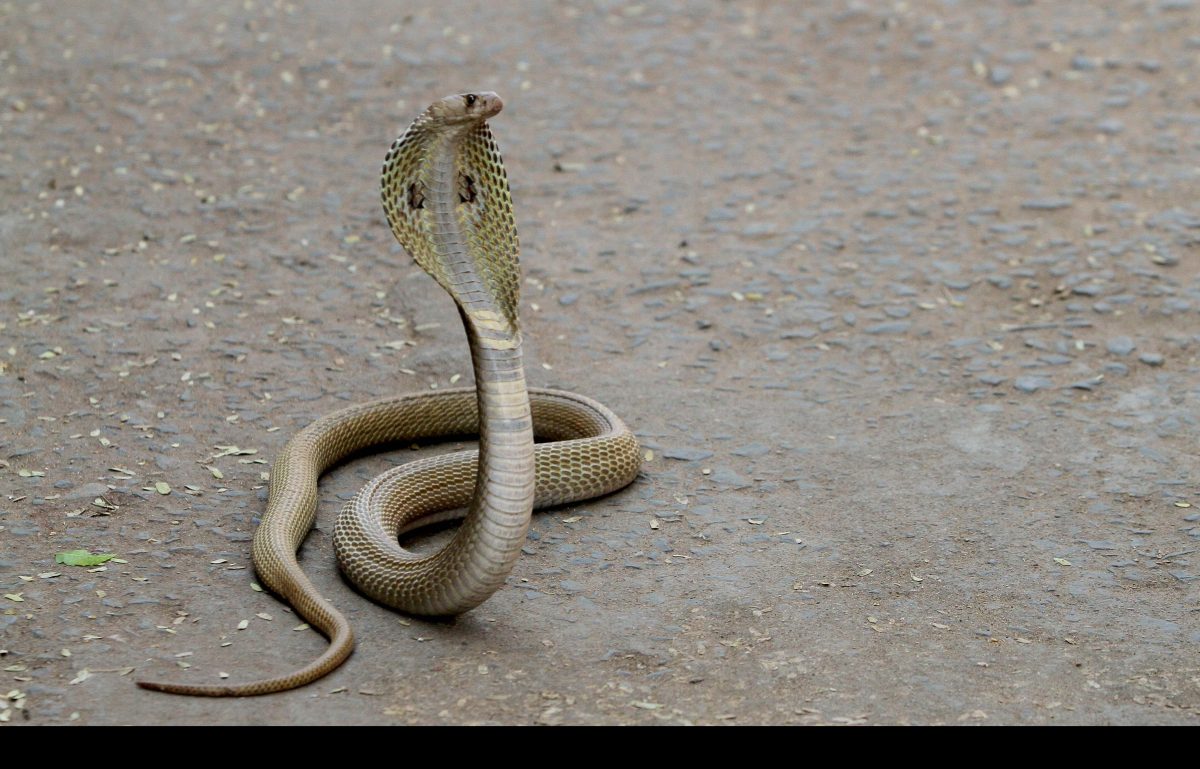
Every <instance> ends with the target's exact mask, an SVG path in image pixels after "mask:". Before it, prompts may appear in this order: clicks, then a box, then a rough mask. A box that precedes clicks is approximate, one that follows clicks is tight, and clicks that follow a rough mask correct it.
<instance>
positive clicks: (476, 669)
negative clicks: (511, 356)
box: [0, 0, 1200, 725]
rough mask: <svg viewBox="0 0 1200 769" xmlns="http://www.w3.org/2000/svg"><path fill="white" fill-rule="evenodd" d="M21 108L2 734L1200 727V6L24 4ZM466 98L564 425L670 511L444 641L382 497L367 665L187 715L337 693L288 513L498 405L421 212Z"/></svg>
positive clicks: (16, 125) (551, 534)
mask: <svg viewBox="0 0 1200 769" xmlns="http://www.w3.org/2000/svg"><path fill="white" fill-rule="evenodd" d="M405 7H407V10H403V9H404V8H405ZM397 9H401V10H397ZM0 73H2V74H0V259H2V272H0V494H3V502H2V503H0V595H2V596H3V597H2V598H0V675H3V677H4V679H5V680H4V681H3V682H0V695H4V699H0V722H4V723H5V724H6V725H15V724H24V723H28V724H63V723H80V724H146V723H150V724H168V723H193V724H247V723H263V724H319V723H346V724H351V723H357V724H409V723H433V724H440V723H478V722H489V723H510V724H530V723H539V724H555V723H605V724H651V723H660V722H665V723H695V724H714V723H716V724H762V723H766V724H787V723H800V724H895V723H900V724H907V723H922V724H924V723H952V724H953V723H967V724H1013V723H1115V724H1143V723H1157V724H1191V723H1195V716H1196V714H1197V712H1198V711H1200V661H1198V657H1197V652H1198V650H1200V594H1198V592H1197V579H1198V578H1200V573H1198V571H1200V565H1198V564H1197V561H1198V556H1197V554H1196V551H1197V548H1198V547H1200V545H1198V544H1197V540H1198V539H1200V461H1198V460H1197V445H1198V440H1200V424H1198V420H1200V378H1198V377H1197V373H1198V372H1200V360H1198V358H1200V352H1198V351H1200V317H1198V314H1200V252H1198V251H1197V242H1198V241H1200V208H1198V204H1197V199H1198V197H1200V168H1198V166H1197V161H1196V158H1197V151H1198V150H1200V117H1198V115H1200V99H1198V97H1197V94H1198V93H1200V3H1198V2H1194V1H1193V0H1148V1H1147V2H1135V3H1125V2H1120V3H1117V2H1112V3H1097V2H1055V3H1049V2H1028V1H1026V2H995V3H953V2H934V1H932V0H929V1H927V0H898V1H897V2H889V3H866V2H844V1H842V0H839V1H837V2H832V1H831V2H818V3H772V2H743V1H741V0H731V1H728V2H707V3H705V2H687V3H684V2H644V3H636V4H635V3H619V2H563V1H561V0H560V1H556V2H523V3H520V4H499V3H496V4H493V3H484V2H475V3H470V2H440V3H433V4H430V3H420V4H418V3H395V2H357V1H351V0H342V1H341V2H295V3H288V2H266V1H264V0H245V2H236V3H233V2H229V3H210V2H199V0H178V1H176V2H162V3H152V4H141V3H128V4H113V3H108V4H94V3H87V2H67V1H66V0H63V1H62V2H53V3H51V2H42V3H35V2H13V1H8V2H0ZM465 90H495V91H497V92H499V93H500V94H501V95H502V96H503V97H504V98H505V101H506V105H507V106H506V108H505V111H504V112H503V113H502V114H501V115H499V116H498V117H497V118H496V119H495V120H494V121H493V130H494V132H495V134H496V136H497V138H498V140H499V142H500V145H501V147H502V149H503V152H504V156H505V160H506V163H507V166H508V172H509V177H510V179H511V182H512V188H513V196H514V200H515V204H516V209H517V220H518V227H519V230H520V234H521V240H522V244H523V248H524V250H523V255H522V263H523V266H524V270H525V293H524V302H523V320H524V325H525V331H526V341H527V354H528V358H527V363H528V372H529V380H530V382H531V383H532V384H535V385H539V386H553V387H561V388H564V389H571V390H576V391H578V392H581V393H584V394H587V395H590V396H592V397H595V398H597V399H598V400H600V401H602V402H604V403H606V404H608V405H610V406H611V407H612V408H613V409H614V410H616V411H617V412H618V413H619V414H620V415H621V416H622V417H623V418H624V419H625V420H626V421H627V422H628V423H629V424H630V425H631V426H632V427H633V428H634V430H635V431H636V433H637V434H638V436H639V437H640V438H641V440H642V441H643V443H644V447H645V449H646V450H647V452H649V455H650V459H649V461H647V462H646V464H645V467H644V471H643V474H642V476H641V477H640V478H639V479H638V480H637V481H636V482H635V484H634V485H633V486H631V487H629V488H628V489H626V490H625V491H622V492H620V493H618V494H615V495H613V496H611V497H608V498H605V499H602V500H598V501H594V502H590V503H587V504H583V505H578V506H573V507H569V508H566V509H557V510H553V511H548V512H545V513H541V514H538V515H536V516H535V519H534V523H533V527H532V531H531V534H530V539H529V542H528V547H527V548H526V554H525V556H524V557H523V559H522V560H521V561H520V562H519V563H518V565H517V567H516V570H515V571H514V573H513V575H512V576H511V577H510V579H509V584H508V586H507V587H506V588H505V589H503V590H501V591H500V592H499V593H498V594H497V595H495V596H494V597H493V598H492V599H491V600H489V601H488V602H487V603H485V604H484V605H483V606H481V607H480V608H478V609H476V610H474V611H472V612H470V613H468V614H467V615H465V616H463V617H461V618H459V619H458V620H456V621H454V622H443V623H433V622H426V621H422V620H419V619H413V618H406V617H404V616H402V615H400V614H398V613H395V612H393V611H390V610H388V609H385V608H382V607H379V606H376V605H374V604H372V603H370V602H369V601H367V600H366V599H364V598H363V597H361V596H360V595H358V594H357V593H355V592H354V591H353V590H352V589H351V588H350V587H348V586H347V584H346V583H345V582H343V581H342V579H341V577H340V576H339V574H338V571H337V568H336V565H335V563H334V560H333V555H332V552H331V542H330V532H331V527H332V521H333V519H334V517H335V516H336V513H337V509H338V508H339V507H340V504H341V502H342V501H343V500H345V499H347V498H349V496H350V495H352V494H353V492H354V491H355V490H356V489H357V488H358V486H360V485H361V484H362V483H363V482H364V481H365V480H366V479H367V478H369V477H371V476H372V475H374V474H375V473H377V472H378V471H380V470H381V469H383V468H385V467H388V466H391V465H393V464H396V463H399V462H402V461H405V460H406V459H407V458H409V457H410V456H412V455H413V454H414V452H413V451H411V450H409V449H400V450H398V451H392V452H390V453H387V454H383V455H377V456H374V457H371V458H368V459H364V460H362V461H357V462H355V463H352V464H349V465H347V466H345V467H342V468H341V469H338V470H337V471H335V472H334V473H332V475H331V476H329V478H328V479H327V482H326V483H325V484H323V486H322V511H321V515H320V520H319V524H318V528H317V530H316V531H315V532H314V533H313V534H312V535H311V536H310V537H309V539H308V541H307V543H306V544H305V546H304V548H303V551H302V560H301V562H302V565H303V566H304V568H305V569H306V571H307V572H308V573H309V574H310V575H312V577H313V579H314V580H315V581H316V583H317V585H318V587H319V588H320V589H321V590H322V591H324V592H325V594H326V595H327V596H329V597H330V598H331V600H332V601H333V602H334V604H335V605H337V606H338V607H340V608H341V609H342V610H343V611H344V612H345V613H346V614H347V616H348V617H349V618H350V620H351V622H352V623H353V625H354V627H355V630H356V632H357V636H358V647H357V650H356V652H355V653H354V655H353V656H352V657H351V658H350V659H349V660H348V661H347V663H346V664H345V665H343V666H342V667H341V668H340V669H339V670H337V671H336V672H335V673H334V674H332V675H330V676H329V677H327V678H325V679H323V680H321V681H319V682H317V683H315V684H313V685H311V686H308V687H306V688H304V689H301V690H298V691H293V692H290V693H286V694H280V695H274V696H270V697H266V698H256V699H247V700H210V699H192V698H184V697H171V696H167V695H162V694H154V693H150V692H146V691H142V690H139V689H137V688H135V686H134V683H133V681H134V679H135V678H139V677H143V676H145V677H153V678H157V679H170V680H178V681H193V682H213V683H215V682H220V681H222V680H227V681H229V682H237V681H245V680H249V679H252V678H254V677H258V676H262V675H266V674H278V673H283V672H286V671H289V670H291V669H293V668H296V667H298V666H300V665H301V664H303V663H305V662H307V661H309V660H310V659H312V658H314V657H315V656H316V655H317V654H318V653H319V652H320V650H321V649H322V648H323V647H324V639H323V638H322V637H320V636H319V635H318V634H316V633H315V632H313V631H311V630H303V629H301V630H297V629H296V628H297V625H298V624H299V622H300V620H299V619H298V618H297V617H295V616H294V615H293V614H291V612H290V611H289V610H288V609H286V608H285V607H284V606H283V605H282V604H281V603H280V602H279V601H278V600H276V599H275V598H274V597H272V596H271V595H270V594H269V593H265V592H260V591H257V590H256V589H255V587H256V586H255V585H254V584H253V583H254V576H253V570H252V567H251V565H250V561H249V540H250V538H251V536H252V532H253V529H254V526H255V523H256V521H257V519H258V516H259V514H260V513H261V511H262V509H263V506H264V502H265V496H266V490H265V483H264V479H265V474H266V471H267V467H268V465H267V464H266V463H267V462H269V460H270V459H271V458H272V457H273V456H274V454H275V453H276V452H277V451H278V450H279V448H280V447H281V446H282V445H283V443H284V442H285V441H286V439H287V438H288V437H289V436H290V435H291V434H292V433H294V432H295V431H296V430H297V429H299V428H300V427H302V426H303V425H305V424H307V423H308V422H309V421H311V420H312V419H313V418H314V417H316V416H318V415H320V414H324V413H326V412H329V411H331V410H333V409H336V408H339V407H341V406H344V405H347V404H349V403H354V402H359V401H365V400H369V399H371V398H375V397H380V396H384V395H388V394H393V393H398V392H404V391H413V390H421V389H426V388H432V387H445V386H449V383H450V382H452V381H457V380H458V378H459V377H461V378H462V382H463V383H466V382H469V380H470V369H469V365H468V356H467V350H466V345H465V341H464V336H463V333H462V331H461V329H460V326H459V325H458V322H457V316H456V314H455V312H454V310H453V308H452V305H451V303H450V301H449V300H448V298H447V297H446V296H445V295H444V294H443V293H442V292H441V291H440V290H439V289H437V288H436V286H435V285H434V284H433V283H432V281H431V280H429V279H428V278H427V277H426V276H425V274H424V273H423V272H421V271H420V270H419V269H418V268H416V267H415V266H414V265H413V264H412V263H411V261H410V260H409V259H408V257H407V256H406V255H404V253H403V252H402V251H401V250H400V248H399V246H398V245H396V243H395V242H394V240H393V238H392V235H391V234H390V232H389V231H388V229H387V227H386V225H385V222H384V219H383V213H382V209H381V207H380V204H379V191H378V173H379V168H380V165H381V163H382V160H383V156H384V154H385V152H386V150H387V148H388V146H389V144H390V143H391V141H392V140H393V138H395V136H396V135H397V134H398V133H399V132H400V131H401V130H403V128H404V127H405V126H406V125H407V124H408V123H409V122H410V121H411V120H412V118H413V117H415V116H416V115H417V114H418V113H419V112H420V111H421V110H422V109H424V107H425V106H426V105H427V104H428V103H429V102H431V101H432V100H433V99H435V98H438V97H441V96H443V95H446V94H449V93H455V92H461V91H465ZM455 445H461V444H452V445H451V448H453V447H455ZM235 447H236V449H237V451H235V450H234V449H235ZM445 448H446V446H445V445H443V446H439V447H435V448H434V449H432V450H444V449H445ZM422 450H423V451H425V450H429V449H422ZM251 452H253V453H251ZM446 536H447V535H446V532H441V533H440V534H435V535H433V536H429V537H425V538H424V539H422V540H420V541H419V542H418V546H422V547H431V546H432V545H434V544H436V543H437V542H439V541H442V540H444V539H445V537H446ZM79 548H86V549H90V550H91V551H93V552H102V553H112V554H116V555H117V557H118V559H119V560H117V561H111V562H109V563H108V564H106V565H105V566H104V567H101V568H93V569H89V568H86V567H76V566H67V565H62V564H56V563H55V554H56V553H59V552H63V551H69V550H74V549H79ZM226 675H227V676H228V678H227V679H223V678H222V676H226Z"/></svg>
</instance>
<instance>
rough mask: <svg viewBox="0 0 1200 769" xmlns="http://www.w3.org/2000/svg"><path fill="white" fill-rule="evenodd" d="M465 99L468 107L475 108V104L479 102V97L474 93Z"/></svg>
mask: <svg viewBox="0 0 1200 769" xmlns="http://www.w3.org/2000/svg"><path fill="white" fill-rule="evenodd" d="M463 98H464V99H466V102H467V106H468V107H474V106H475V102H476V101H478V100H479V97H478V96H476V95H475V94H473V93H469V94H467V95H466V96H464V97H463Z"/></svg>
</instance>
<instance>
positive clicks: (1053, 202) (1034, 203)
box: [1021, 198, 1071, 211]
mask: <svg viewBox="0 0 1200 769" xmlns="http://www.w3.org/2000/svg"><path fill="white" fill-rule="evenodd" d="M1070 207H1071V201H1070V200H1068V199H1067V198H1034V199H1032V200H1026V201H1024V202H1023V203H1021V208H1024V209H1025V210H1026V211H1058V210H1060V209H1063V208H1070Z"/></svg>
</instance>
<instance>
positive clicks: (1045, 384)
mask: <svg viewBox="0 0 1200 769" xmlns="http://www.w3.org/2000/svg"><path fill="white" fill-rule="evenodd" d="M1053 386H1054V382H1052V381H1051V380H1050V378H1049V377H1044V376H1033V375H1027V376H1019V377H1017V378H1016V380H1014V381H1013V387H1016V388H1017V389H1018V390H1020V391H1021V392H1027V393H1031V392H1037V391H1038V390H1045V389H1047V388H1050V387H1053Z"/></svg>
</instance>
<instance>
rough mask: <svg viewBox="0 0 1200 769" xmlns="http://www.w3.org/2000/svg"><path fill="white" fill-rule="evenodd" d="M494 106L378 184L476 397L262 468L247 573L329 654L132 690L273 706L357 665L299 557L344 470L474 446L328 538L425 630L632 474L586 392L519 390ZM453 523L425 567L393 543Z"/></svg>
mask: <svg viewBox="0 0 1200 769" xmlns="http://www.w3.org/2000/svg"><path fill="white" fill-rule="evenodd" d="M501 106H502V104H501V102H500V99H499V97H497V96H496V95H495V94H492V93H477V94H462V95H458V96H450V97H447V98H445V99H442V100H440V101H438V102H435V103H434V104H433V105H432V106H430V107H429V109H428V110H426V111H425V112H424V113H423V114H422V115H421V116H420V117H419V118H417V120H416V121H414V122H413V124H412V125H411V126H410V127H409V128H408V130H407V131H405V133H404V134H403V135H402V136H401V137H400V138H399V139H397V140H396V142H395V143H394V144H393V145H392V149H391V151H390V152H389V153H388V156H387V159H386V160H385V162H384V169H383V179H382V182H383V203H384V209H385V211H386V212H387V216H388V222H389V224H390V225H391V228H392V231H393V232H394V233H395V234H396V237H397V238H398V239H399V240H400V243H401V244H402V245H403V246H404V248H405V249H406V250H407V251H408V253H409V254H410V255H412V257H413V258H414V259H415V260H416V262H417V264H419V265H420V266H421V267H422V268H424V269H425V270H426V271H427V272H429V273H430V275H432V276H433V277H434V279H435V280H437V282H438V283H439V284H440V285H441V286H442V287H443V288H444V289H446V290H447V291H448V292H449V293H450V295H451V297H452V298H453V299H454V300H455V302H456V303H457V304H458V307H459V312H460V314H461V316H462V319H463V324H464V326H465V328H466V331H467V338H468V342H469V344H470V348H471V359H472V363H473V366H474V370H475V383H476V387H475V389H458V390H447V391H441V392H430V393H421V394H415V395H401V396H397V397H394V398H387V399H384V400H379V401H375V402H372V403H367V404H363V405H361V406H352V407H349V408H346V409H343V410H341V411H338V412H335V413H333V414H330V415H328V416H325V417H322V418H320V419H318V420H317V421H315V422H313V423H312V424H311V425H309V426H308V427H307V428H305V429H304V430H302V431H301V432H300V433H298V434H297V435H296V436H295V437H293V438H292V439H291V440H290V441H288V443H287V444H286V445H285V446H284V448H283V451H282V452H281V453H280V455H279V456H278V457H277V458H276V460H275V463H274V464H273V465H272V467H271V482H270V490H269V498H268V502H267V509H266V512H265V513H264V514H263V517H262V522H261V523H260V524H259V527H258V529H257V530H256V531H255V535H254V545H253V559H254V568H255V570H256V572H257V573H258V576H259V579H260V580H261V581H262V582H263V584H264V585H265V586H266V587H268V588H270V589H271V590H272V591H274V592H275V593H276V594H278V595H279V596H280V597H282V598H283V599H284V600H286V601H287V602H288V603H289V604H291V606H292V607H293V608H294V609H295V610H296V612H297V613H298V614H300V616H302V617H303V618H304V619H305V620H307V621H308V623H309V624H311V625H312V626H313V627H315V628H317V629H318V630H320V631H321V632H322V633H323V634H325V635H326V636H327V637H328V638H329V639H330V645H329V647H328V648H327V649H326V651H325V653H324V654H322V655H321V656H320V657H319V658H318V659H316V660H315V661H313V662H312V663H310V664H308V665H307V666H305V667H304V668H302V669H300V670H297V671H295V672H293V673H289V674H286V675H281V676H277V677H272V678H266V679H262V680H259V681H254V682H251V683H246V684H234V685H224V684H195V685H193V684H175V683H162V682H149V681H139V682H138V685H139V686H141V687H143V688H146V689H153V690H156V691H163V692H169V693H173V694H193V695H208V696H250V695H257V694H270V693H272V692H279V691H284V690H287V689H292V688H295V687H297V686H302V685H304V684H307V683H310V682H311V681H314V680H316V679H318V678H320V677H322V676H324V675H326V674H327V673H329V672H331V671H332V670H334V669H335V668H337V667H338V665H340V664H341V663H342V662H343V661H344V660H345V659H346V657H348V656H349V655H350V652H351V651H352V650H353V647H354V638H353V635H352V633H351V630H350V625H349V623H348V622H347V621H346V619H345V617H343V616H342V615H341V614H340V613H339V612H338V611H337V609H335V608H334V607H333V606H332V605H331V604H330V603H329V601H327V600H325V598H323V597H322V596H321V595H320V593H319V592H318V591H317V589H316V588H315V587H314V586H313V584H312V583H311V582H310V581H309V580H308V578H307V577H306V576H305V574H304V572H303V571H301V569H300V566H299V564H298V562H297V559H296V551H297V549H298V548H299V547H300V544H301V543H302V542H303V541H304V538H305V537H306V536H307V535H308V532H309V531H310V530H311V529H312V527H313V525H314V523H315V521H316V512H317V479H318V478H319V477H320V476H321V474H322V473H324V472H325V471H326V470H327V469H329V468H330V467H332V466H333V465H335V464H337V463H338V462H340V461H341V460H342V459H344V458H346V457H347V456H350V455H352V454H355V453H357V452H360V451H362V450H364V449H366V448H369V447H371V446H378V445H383V444H388V443H397V442H401V441H406V442H411V441H417V440H423V439H430V438H436V437H452V436H463V435H471V434H475V433H478V434H479V436H480V450H479V451H478V452H474V451H470V452H458V453H455V454H449V455H443V456H436V457H432V458H428V459H423V460H419V461H416V462H411V463H409V464H406V465H402V466H400V467H396V468H394V469H392V470H390V471H388V472H386V473H384V474H382V475H380V476H379V477H377V478H375V479H374V480H372V481H371V482H370V483H368V484H367V486H365V487H364V488H363V489H362V490H361V491H360V492H359V493H358V495H357V496H355V498H354V499H353V500H352V501H351V502H350V503H349V504H347V505H346V507H345V509H344V510H343V511H342V514H341V516H340V517H339V518H338V522H337V525H336V527H335V529H334V550H335V551H336V553H337V557H338V562H339V565H340V566H341V569H342V571H343V572H344V573H345V575H346V576H347V577H348V578H349V579H350V580H351V581H352V582H354V583H355V584H356V585H357V586H358V588H359V589H360V590H361V591H362V592H364V593H366V594H367V595H368V596H370V597H371V598H373V599H375V600H377V601H379V602H381V603H385V604H387V605H389V606H393V607H396V608H398V609H401V610H402V611H406V612H409V613H413V614H421V615H432V616H446V615H455V614H460V613H462V612H465V611H467V610H468V609H471V608H473V607H475V606H478V605H479V604H480V603H482V602H483V601H484V600H486V599H487V598H488V597H489V596H491V595H492V594H493V593H494V592H495V591H496V590H497V589H499V588H500V586H501V585H503V584H504V581H505V578H506V577H507V576H508V574H509V572H510V571H511V570H512V568H513V565H514V564H515V562H516V560H517V557H518V556H519V555H520V553H521V548H522V547H523V545H524V543H525V535H526V532H527V530H528V527H529V522H530V515H531V512H532V510H533V508H535V507H548V506H551V505H556V504H564V503H567V502H576V501H580V500H584V499H590V498H592V497H596V496H600V495H603V494H607V493H610V492H613V491H616V490H617V489H620V488H622V487H624V486H626V485H627V484H629V483H630V482H631V481H632V480H633V479H634V478H635V477H636V476H637V474H638V471H639V469H640V467H641V450H640V448H639V446H638V442H637V439H636V438H635V437H634V436H633V434H632V433H631V432H630V431H629V429H628V428H627V427H626V426H625V425H624V424H623V423H622V422H621V420H620V419H619V418H618V417H617V416H616V415H615V414H613V413H612V412H611V411H609V410H608V409H607V408H605V407H604V406H602V405H601V404H599V403H597V402H595V401H593V400H591V399H589V398H585V397H583V396H580V395H575V394H573V393H567V392H561V391H557V390H539V389H534V390H528V389H527V388H526V386H525V377H524V370H523V367H522V364H521V335H520V331H519V327H518V324H517V304H518V302H519V286H520V269H519V265H518V245H517V235H516V225H515V222H514V218H513V214H512V203H511V199H510V197H509V190H508V181H507V177H506V175H505V172H504V166H503V163H502V161H501V159H500V154H499V151H498V150H497V149H496V145H495V142H494V141H493V140H492V137H491V133H490V130H489V129H488V126H487V123H486V120H487V119H488V118H490V117H492V116H493V115H495V114H496V113H498V112H499V111H500V108H501ZM535 436H536V437H537V439H538V440H539V441H541V442H539V443H538V444H537V445H536V447H535V445H534V438H535ZM464 507H465V508H466V510H465V512H463V511H462V508H464ZM458 516H463V517H464V521H463V523H462V524H461V525H460V526H459V528H458V529H457V531H456V532H455V534H454V537H453V539H452V540H451V541H450V542H449V543H448V544H447V545H446V546H445V547H444V548H442V549H441V550H439V551H438V552H436V553H434V554H432V555H427V556H419V555H417V554H414V553H412V552H410V551H407V550H405V549H403V548H402V547H401V546H400V545H399V544H398V542H397V536H398V535H399V534H401V533H403V532H405V531H407V530H410V529H414V528H417V527H419V526H423V525H426V524H429V523H433V522H436V521H440V520H447V519H450V518H454V517H458Z"/></svg>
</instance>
